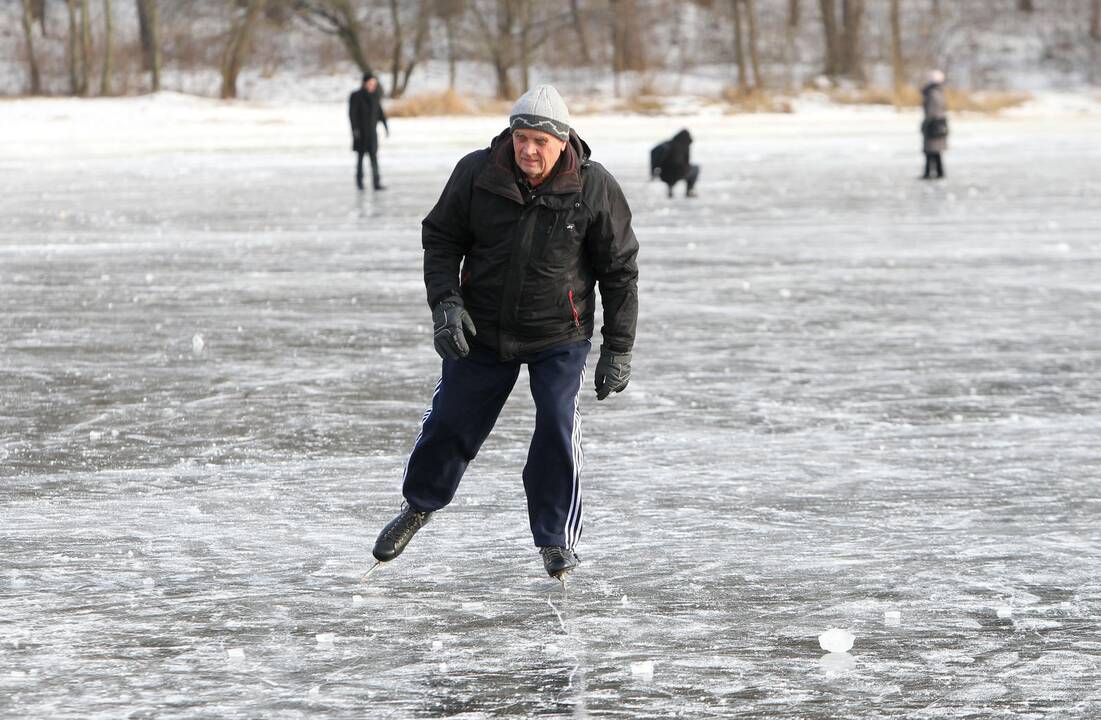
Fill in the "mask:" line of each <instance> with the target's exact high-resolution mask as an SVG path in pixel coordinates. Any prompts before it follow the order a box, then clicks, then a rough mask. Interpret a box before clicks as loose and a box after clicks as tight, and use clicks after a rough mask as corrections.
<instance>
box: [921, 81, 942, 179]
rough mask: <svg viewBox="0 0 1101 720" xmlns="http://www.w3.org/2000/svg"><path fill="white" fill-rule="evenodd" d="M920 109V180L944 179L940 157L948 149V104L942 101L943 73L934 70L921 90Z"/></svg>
mask: <svg viewBox="0 0 1101 720" xmlns="http://www.w3.org/2000/svg"><path fill="white" fill-rule="evenodd" d="M921 107H922V110H923V111H924V113H925V118H924V119H923V120H922V122H921V137H922V149H923V150H924V151H925V173H924V174H923V175H922V176H921V179H922V180H932V179H938V180H939V179H940V178H943V177H944V160H943V158H942V157H941V155H942V154H943V153H944V151H945V150H947V149H948V104H947V103H946V102H945V99H944V73H942V72H941V71H940V70H934V71H932V72H931V73H929V80H928V82H927V83H925V87H923V88H922V89H921Z"/></svg>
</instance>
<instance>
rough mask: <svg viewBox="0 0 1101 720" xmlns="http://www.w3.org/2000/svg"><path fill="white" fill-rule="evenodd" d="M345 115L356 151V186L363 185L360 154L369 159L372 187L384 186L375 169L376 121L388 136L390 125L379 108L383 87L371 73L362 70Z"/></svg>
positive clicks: (376, 166)
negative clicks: (357, 87)
mask: <svg viewBox="0 0 1101 720" xmlns="http://www.w3.org/2000/svg"><path fill="white" fill-rule="evenodd" d="M348 119H349V120H350V121H351V123H352V150H354V151H355V153H356V187H358V188H359V189H360V190H362V189H363V156H364V154H366V155H367V156H368V157H370V159H371V182H372V186H373V187H374V189H375V190H385V189H386V188H384V187H383V186H382V181H381V179H380V178H379V173H378V124H379V123H380V122H381V123H382V127H384V128H385V129H386V137H390V126H389V125H388V124H387V123H386V113H385V112H383V110H382V90H381V88H379V84H378V78H376V77H375V76H374V73H371V72H366V73H364V74H363V87H361V88H360V89H359V90H356V91H355V92H354V93H352V95H351V97H349V98H348Z"/></svg>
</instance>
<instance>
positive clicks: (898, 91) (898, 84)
mask: <svg viewBox="0 0 1101 720" xmlns="http://www.w3.org/2000/svg"><path fill="white" fill-rule="evenodd" d="M901 15H902V12H901V8H899V0H891V74H892V75H893V76H894V78H893V79H894V86H895V102H896V103H897V102H898V101H899V98H900V97H901V96H902V88H903V86H904V85H905V84H906V61H905V60H904V59H903V57H902V18H901Z"/></svg>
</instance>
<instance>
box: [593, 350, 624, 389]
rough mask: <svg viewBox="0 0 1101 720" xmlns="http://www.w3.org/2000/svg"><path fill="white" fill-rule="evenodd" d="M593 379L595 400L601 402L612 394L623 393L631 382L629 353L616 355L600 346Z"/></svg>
mask: <svg viewBox="0 0 1101 720" xmlns="http://www.w3.org/2000/svg"><path fill="white" fill-rule="evenodd" d="M595 379H596V399H597V400H603V399H604V398H606V397H608V395H610V394H611V393H614V392H623V389H624V388H626V387H627V383H628V382H630V380H631V353H617V352H613V351H611V350H609V349H608V348H606V347H604V346H601V347H600V360H598V361H597V363H596V374H595Z"/></svg>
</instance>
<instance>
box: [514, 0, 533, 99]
mask: <svg viewBox="0 0 1101 720" xmlns="http://www.w3.org/2000/svg"><path fill="white" fill-rule="evenodd" d="M516 3H517V4H518V5H519V6H520V7H519V10H520V86H521V87H520V92H522V93H523V92H527V91H528V87H530V86H531V0H516Z"/></svg>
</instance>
